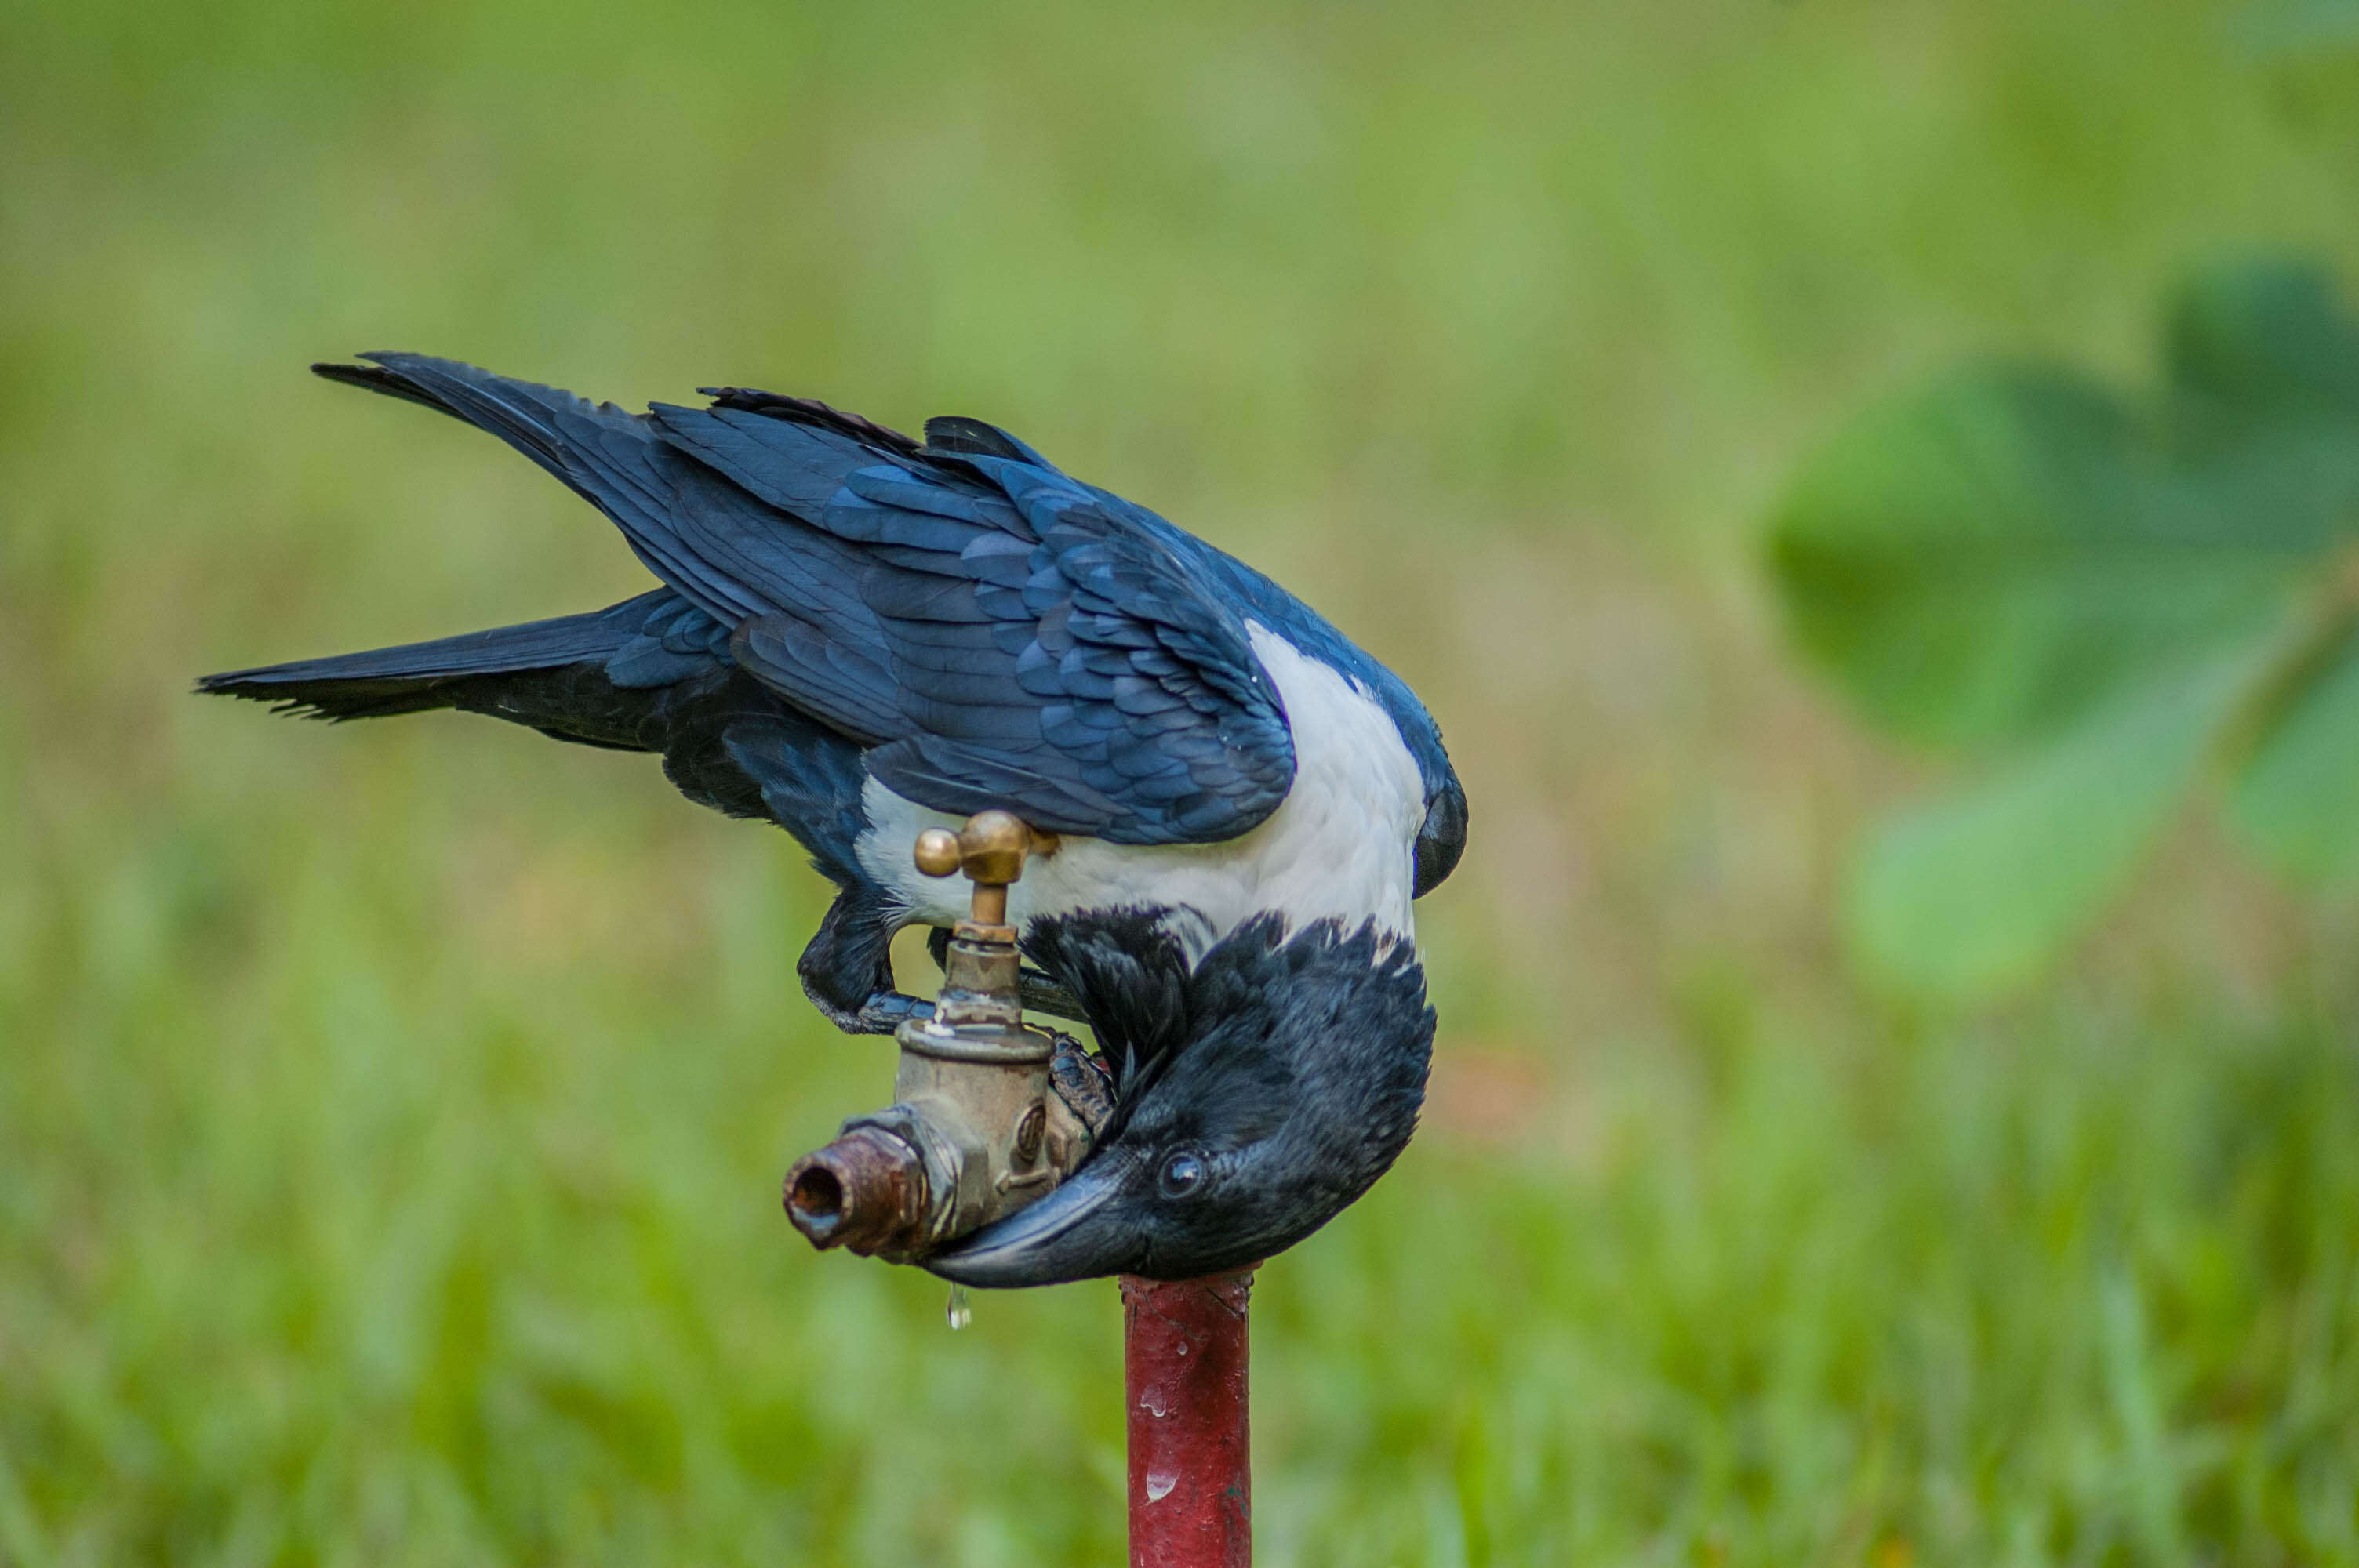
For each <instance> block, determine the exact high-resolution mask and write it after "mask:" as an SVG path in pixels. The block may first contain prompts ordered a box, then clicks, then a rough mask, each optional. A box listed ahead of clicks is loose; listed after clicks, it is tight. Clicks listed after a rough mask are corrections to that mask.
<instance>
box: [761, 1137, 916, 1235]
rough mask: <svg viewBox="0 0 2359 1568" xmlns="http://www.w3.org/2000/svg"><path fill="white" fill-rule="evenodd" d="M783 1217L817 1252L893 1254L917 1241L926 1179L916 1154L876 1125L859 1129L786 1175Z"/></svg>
mask: <svg viewBox="0 0 2359 1568" xmlns="http://www.w3.org/2000/svg"><path fill="white" fill-rule="evenodd" d="M786 1205H787V1218H788V1220H790V1221H792V1222H793V1224H794V1227H795V1228H796V1229H797V1230H799V1231H801V1232H802V1233H803V1236H804V1238H806V1239H808V1240H809V1241H810V1244H811V1245H812V1246H814V1247H818V1248H822V1249H824V1248H829V1247H849V1248H850V1249H852V1250H853V1251H854V1252H862V1253H868V1252H882V1251H896V1250H901V1249H907V1248H908V1247H909V1246H911V1245H912V1244H914V1243H915V1241H916V1240H917V1238H918V1231H919V1226H920V1224H921V1222H922V1217H923V1216H924V1213H925V1207H926V1173H925V1166H924V1163H923V1162H921V1161H920V1160H919V1157H918V1152H917V1151H916V1150H915V1149H912V1148H910V1147H909V1145H908V1144H907V1143H905V1142H903V1141H901V1140H900V1139H898V1138H896V1137H894V1136H893V1134H891V1133H889V1132H887V1131H886V1130H883V1129H882V1128H877V1127H857V1128H854V1129H853V1130H851V1131H849V1132H847V1133H845V1134H844V1135H843V1137H841V1138H839V1139H837V1140H836V1141H834V1142H832V1143H831V1144H829V1145H828V1146H827V1147H826V1148H824V1149H821V1150H820V1151H819V1152H816V1153H811V1154H806V1155H804V1156H803V1157H802V1158H801V1159H799V1160H798V1161H796V1162H795V1164H794V1168H793V1169H792V1170H790V1171H788V1173H787V1191H786Z"/></svg>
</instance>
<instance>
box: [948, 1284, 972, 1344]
mask: <svg viewBox="0 0 2359 1568" xmlns="http://www.w3.org/2000/svg"><path fill="white" fill-rule="evenodd" d="M943 1315H944V1316H946V1317H948V1318H949V1319H950V1320H951V1333H952V1334H956V1333H957V1332H958V1331H959V1330H960V1329H962V1328H964V1327H965V1326H966V1325H968V1324H970V1323H973V1321H974V1303H973V1302H970V1301H968V1300H967V1298H966V1287H965V1286H964V1285H952V1286H951V1299H950V1305H949V1307H948V1309H947V1310H946V1311H945V1312H944V1314H943Z"/></svg>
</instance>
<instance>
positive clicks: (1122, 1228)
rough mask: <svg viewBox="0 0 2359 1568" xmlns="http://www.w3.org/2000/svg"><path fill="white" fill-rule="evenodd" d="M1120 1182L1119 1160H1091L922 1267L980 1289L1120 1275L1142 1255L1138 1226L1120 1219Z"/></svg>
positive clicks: (1049, 1283)
mask: <svg viewBox="0 0 2359 1568" xmlns="http://www.w3.org/2000/svg"><path fill="white" fill-rule="evenodd" d="M1122 1185H1123V1183H1122V1176H1121V1167H1120V1166H1119V1165H1118V1164H1116V1163H1114V1162H1109V1161H1107V1160H1105V1159H1103V1158H1100V1159H1097V1160H1093V1161H1092V1162H1089V1163H1088V1164H1086V1165H1083V1166H1082V1169H1081V1170H1080V1172H1078V1173H1076V1174H1075V1175H1073V1176H1072V1177H1071V1179H1070V1180H1068V1181H1066V1182H1065V1183H1064V1184H1062V1185H1060V1186H1059V1187H1058V1188H1057V1190H1056V1191H1055V1192H1053V1193H1050V1194H1049V1195H1048V1196H1047V1197H1045V1198H1042V1199H1041V1200H1040V1201H1039V1202H1038V1203H1036V1204H1034V1205H1032V1206H1030V1207H1029V1208H1026V1209H1023V1210H1020V1211H1018V1212H1017V1213H1015V1214H1012V1215H1009V1216H1008V1217H1006V1219H1002V1220H996V1221H994V1222H993V1223H992V1224H990V1225H986V1226H984V1227H983V1228H982V1229H981V1230H978V1231H976V1232H974V1233H973V1235H971V1236H966V1237H962V1238H960V1239H959V1240H957V1241H954V1242H952V1243H951V1245H950V1246H949V1247H947V1248H945V1249H942V1250H941V1251H940V1252H937V1253H935V1254H934V1255H933V1256H932V1257H930V1258H928V1259H926V1260H924V1266H925V1267H926V1268H927V1269H928V1270H929V1271H932V1272H934V1273H937V1274H940V1276H941V1277H942V1278H943V1279H945V1280H949V1281H952V1282H953V1283H955V1284H961V1285H976V1286H980V1287H982V1288H984V1289H986V1290H988V1289H1001V1288H1013V1287H1016V1286H1019V1285H1060V1284H1063V1283H1064V1282H1066V1281H1069V1280H1087V1279H1093V1278H1094V1277H1096V1276H1098V1275H1100V1274H1114V1273H1119V1272H1121V1271H1123V1270H1125V1269H1126V1268H1129V1267H1131V1266H1132V1264H1133V1263H1135V1262H1136V1260H1137V1259H1138V1257H1139V1256H1140V1255H1141V1254H1142V1253H1143V1249H1142V1247H1141V1246H1140V1242H1141V1240H1142V1239H1143V1238H1142V1237H1141V1236H1140V1234H1139V1231H1138V1229H1137V1227H1136V1225H1134V1224H1131V1223H1126V1222H1125V1220H1124V1219H1123V1218H1122V1217H1121V1214H1122V1207H1123V1206H1122V1204H1121V1202H1120V1195H1121V1192H1122Z"/></svg>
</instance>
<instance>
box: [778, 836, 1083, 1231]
mask: <svg viewBox="0 0 2359 1568" xmlns="http://www.w3.org/2000/svg"><path fill="white" fill-rule="evenodd" d="M1057 843H1058V841H1057V838H1056V835H1054V834H1050V833H1040V832H1037V831H1035V830H1034V829H1032V828H1031V827H1027V825H1026V824H1025V823H1023V822H1022V821H1020V820H1019V819H1018V818H1016V816H1012V815H1010V814H1009V813H1007V812H1005V811H985V812H981V813H978V814H977V815H975V816H971V817H969V818H968V819H967V821H966V825H965V826H964V827H962V828H961V829H960V830H959V831H958V832H956V833H952V832H951V831H950V830H949V829H947V828H941V827H929V828H928V829H926V830H925V831H924V832H923V833H920V834H919V836H918V839H917V844H916V846H915V859H916V861H917V865H918V869H919V871H923V872H925V873H926V874H927V875H928V876H932V877H947V876H950V875H951V874H952V873H953V872H956V871H964V872H965V873H966V874H967V877H968V878H969V880H970V881H973V884H974V894H973V904H972V908H971V912H970V914H968V916H967V917H966V918H964V919H962V920H961V921H959V923H958V925H957V926H956V927H955V928H954V929H953V930H952V932H951V940H950V946H949V948H948V951H947V952H946V953H945V954H944V958H943V965H942V989H941V993H940V997H939V998H938V999H937V1000H936V1001H935V1003H934V1011H933V1016H932V1017H930V1018H926V1019H914V1018H913V1019H910V1020H908V1021H907V1022H904V1023H903V1024H902V1025H901V1026H900V1028H899V1029H897V1030H896V1031H895V1032H894V1039H895V1041H896V1042H897V1044H899V1046H900V1051H901V1056H900V1064H899V1066H898V1069H897V1072H896V1073H895V1075H894V1079H893V1096H894V1103H893V1104H892V1105H890V1106H888V1107H886V1108H885V1109H883V1110H880V1111H875V1112H873V1113H871V1114H869V1115H866V1116H855V1117H853V1119H851V1120H849V1121H847V1122H845V1123H844V1124H843V1131H842V1132H840V1133H839V1134H838V1135H837V1136H836V1139H835V1141H833V1142H832V1143H830V1144H829V1145H827V1147H825V1148H824V1149H821V1150H818V1151H815V1152H812V1153H810V1154H806V1155H804V1156H803V1157H802V1158H801V1159H799V1160H798V1161H796V1162H795V1163H794V1165H793V1167H792V1168H791V1169H790V1170H788V1173H787V1182H786V1206H787V1217H788V1219H789V1220H791V1221H793V1223H794V1227H795V1228H796V1229H798V1230H799V1231H801V1232H802V1233H803V1235H804V1236H805V1237H806V1238H809V1239H810V1242H811V1244H812V1245H813V1246H815V1247H820V1248H830V1247H846V1248H849V1249H852V1250H853V1251H854V1252H858V1253H862V1254H866V1255H872V1256H875V1257H881V1258H884V1259H886V1260H889V1261H892V1262H897V1263H906V1262H910V1261H913V1260H918V1259H920V1258H923V1257H925V1256H927V1255H928V1254H929V1253H931V1252H933V1251H935V1250H936V1249H940V1248H941V1247H943V1246H946V1245H947V1244H949V1243H950V1242H951V1241H954V1240H956V1239H957V1238H960V1237H962V1236H964V1235H966V1234H968V1233H969V1232H970V1231H973V1230H976V1229H979V1228H981V1227H983V1226H984V1225H986V1224H988V1223H990V1222H991V1221H993V1220H995V1219H997V1218H999V1217H1002V1216H1004V1215H1008V1214H1013V1213H1014V1212H1016V1210H1017V1209H1019V1208H1022V1207H1024V1206H1026V1205H1027V1204H1029V1203H1032V1202H1034V1201H1036V1200H1037V1199H1039V1198H1041V1197H1045V1196H1046V1195H1048V1194H1049V1192H1050V1191H1051V1190H1052V1189H1053V1188H1054V1187H1055V1186H1056V1185H1057V1184H1058V1183H1059V1182H1060V1181H1062V1180H1063V1179H1064V1178H1065V1177H1066V1176H1068V1175H1070V1174H1071V1173H1072V1172H1073V1170H1074V1169H1075V1168H1076V1167H1077V1166H1079V1165H1080V1164H1081V1162H1082V1161H1083V1160H1085V1159H1087V1158H1088V1157H1089V1154H1090V1151H1091V1150H1092V1149H1093V1147H1095V1143H1096V1130H1097V1129H1098V1128H1099V1127H1100V1126H1102V1125H1103V1122H1104V1117H1105V1107H1104V1104H1103V1098H1101V1097H1096V1096H1093V1095H1091V1094H1089V1093H1087V1092H1074V1093H1072V1094H1071V1096H1070V1097H1069V1095H1068V1094H1067V1093H1066V1092H1065V1090H1064V1087H1063V1086H1061V1085H1060V1083H1059V1081H1058V1075H1056V1074H1053V1073H1052V1071H1051V1065H1052V1063H1053V1062H1054V1061H1055V1059H1056V1057H1057V1055H1058V1053H1059V1051H1060V1047H1061V1048H1062V1049H1064V1050H1067V1051H1069V1052H1072V1053H1075V1054H1078V1053H1079V1051H1080V1046H1079V1044H1078V1043H1077V1042H1073V1041H1071V1040H1070V1039H1060V1037H1058V1036H1054V1035H1051V1034H1049V1033H1048V1032H1046V1031H1044V1030H1040V1029H1036V1028H1033V1027H1031V1026H1030V1025H1028V1024H1027V1023H1026V1022H1024V1010H1023V1005H1022V1002H1021V1000H1020V994H1019V986H1020V983H1021V979H1022V976H1023V962H1022V959H1021V958H1020V957H1019V956H1018V955H1017V952H1016V928H1015V927H1014V926H1013V925H1008V924H1007V889H1008V886H1009V884H1011V883H1013V882H1015V881H1017V880H1018V879H1019V878H1021V877H1022V876H1023V874H1024V864H1025V861H1026V860H1028V859H1029V858H1031V857H1032V856H1034V855H1043V856H1046V855H1052V854H1054V853H1056V851H1057Z"/></svg>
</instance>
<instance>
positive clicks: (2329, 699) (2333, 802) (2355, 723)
mask: <svg viewBox="0 0 2359 1568" xmlns="http://www.w3.org/2000/svg"><path fill="white" fill-rule="evenodd" d="M2228 809H2229V816H2230V817H2231V819H2232V820H2234V823H2235V824H2236V826H2237V827H2239V828H2240V829H2242V830H2243V832H2244V834H2245V837H2246V838H2249V839H2251V840H2252V842H2253V845H2254V847H2255V848H2256V849H2258V850H2259V851H2260V853H2261V855H2262V857H2263V858H2264V859H2266V860H2267V861H2268V862H2269V864H2270V865H2271V866H2273V867H2274V868H2275V869H2276V870H2277V872H2278V873H2279V874H2280V875H2282V876H2284V877H2285V878H2287V880H2288V881H2296V882H2304V883H2310V884H2313V885H2315V884H2323V883H2329V882H2337V881H2354V880H2359V624H2354V625H2353V626H2350V627H2346V628H2345V629H2344V632H2343V636H2342V637H2341V638H2340V639H2339V641H2338V642H2337V643H2335V644H2334V645H2333V646H2332V648H2331V649H2330V650H2329V651H2328V653H2327V654H2326V656H2325V657H2323V658H2321V660H2319V661H2318V662H2317V663H2316V664H2315V665H2312V666H2311V667H2310V669H2308V670H2307V671H2305V672H2304V673H2303V677H2302V678H2301V679H2300V681H2299V683H2298V685H2297V686H2296V687H2295V688H2294V690H2293V691H2292V692H2291V693H2290V694H2289V696H2288V697H2287V698H2286V700H2285V701H2284V703H2283V705H2282V706H2281V707H2279V708H2277V710H2276V712H2275V713H2274V714H2273V715H2272V721H2271V722H2270V724H2269V726H2268V728H2267V730H2266V731H2265V732H2264V733H2263V734H2262V736H2261V739H2260V741H2259V742H2258V744H2257V745H2256V746H2255V748H2254V750H2253V752H2252V755H2251V757H2250V758H2249V759H2248V760H2247V761H2246V762H2245V768H2244V771H2243V773H2241V775H2240V776H2239V777H2238V778H2237V780H2236V783H2235V785H2234V790H2233V791H2232V792H2231V794H2230V795H2229V799H2228Z"/></svg>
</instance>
